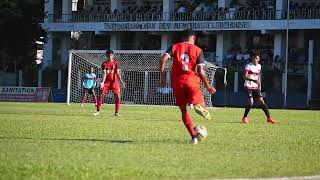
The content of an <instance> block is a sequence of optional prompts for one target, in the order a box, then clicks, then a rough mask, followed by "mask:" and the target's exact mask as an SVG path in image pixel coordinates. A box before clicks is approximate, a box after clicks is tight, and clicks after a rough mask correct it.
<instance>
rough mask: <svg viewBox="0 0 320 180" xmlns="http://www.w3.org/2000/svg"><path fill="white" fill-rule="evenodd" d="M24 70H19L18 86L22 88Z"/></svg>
mask: <svg viewBox="0 0 320 180" xmlns="http://www.w3.org/2000/svg"><path fill="white" fill-rule="evenodd" d="M22 82H23V79H22V70H19V74H18V86H19V87H21V86H22Z"/></svg>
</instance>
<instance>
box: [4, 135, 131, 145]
mask: <svg viewBox="0 0 320 180" xmlns="http://www.w3.org/2000/svg"><path fill="white" fill-rule="evenodd" d="M0 139H20V140H40V141H88V142H107V143H119V144H125V143H133V141H130V140H110V139H78V138H75V139H71V138H70V139H67V138H30V137H0Z"/></svg>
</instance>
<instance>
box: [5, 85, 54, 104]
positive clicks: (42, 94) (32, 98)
mask: <svg viewBox="0 0 320 180" xmlns="http://www.w3.org/2000/svg"><path fill="white" fill-rule="evenodd" d="M50 90H51V89H50V88H48V87H0V101H6V102H48V100H49V97H50Z"/></svg>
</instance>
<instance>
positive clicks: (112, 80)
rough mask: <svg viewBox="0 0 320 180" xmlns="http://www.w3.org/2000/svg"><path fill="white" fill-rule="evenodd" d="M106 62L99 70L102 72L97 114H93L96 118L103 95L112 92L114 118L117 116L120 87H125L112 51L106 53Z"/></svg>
mask: <svg viewBox="0 0 320 180" xmlns="http://www.w3.org/2000/svg"><path fill="white" fill-rule="evenodd" d="M106 56H107V60H106V61H104V62H103V63H102V65H101V69H102V70H103V75H102V82H101V83H100V88H101V92H100V98H99V101H98V104H97V112H95V113H93V115H94V116H98V115H99V114H100V107H101V104H102V101H103V99H104V97H105V95H106V94H107V93H108V92H109V91H112V92H113V93H114V95H115V113H114V115H115V116H119V114H118V113H119V110H120V86H119V82H120V84H121V85H122V87H125V83H124V82H123V81H122V79H121V75H120V73H119V69H118V64H119V62H118V61H117V60H115V59H114V57H113V51H112V50H107V51H106Z"/></svg>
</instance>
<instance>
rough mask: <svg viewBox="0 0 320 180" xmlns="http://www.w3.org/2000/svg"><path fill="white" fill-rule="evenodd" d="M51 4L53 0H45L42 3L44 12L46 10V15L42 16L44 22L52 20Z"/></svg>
mask: <svg viewBox="0 0 320 180" xmlns="http://www.w3.org/2000/svg"><path fill="white" fill-rule="evenodd" d="M53 4H54V0H47V1H45V3H44V12H47V14H46V15H47V16H45V18H44V23H49V22H53V21H52V20H53V13H54V12H53V9H54V8H53V7H54V6H53Z"/></svg>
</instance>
